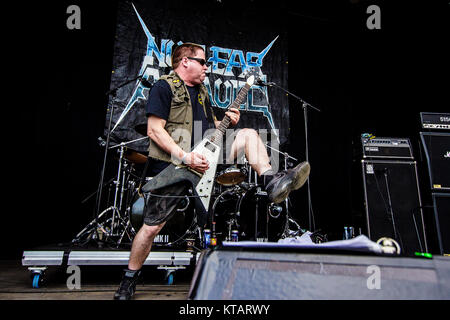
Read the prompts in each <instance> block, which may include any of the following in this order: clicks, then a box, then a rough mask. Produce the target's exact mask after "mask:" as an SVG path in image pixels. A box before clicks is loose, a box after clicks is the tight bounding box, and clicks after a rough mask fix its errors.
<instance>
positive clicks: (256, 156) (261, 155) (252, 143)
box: [228, 128, 272, 176]
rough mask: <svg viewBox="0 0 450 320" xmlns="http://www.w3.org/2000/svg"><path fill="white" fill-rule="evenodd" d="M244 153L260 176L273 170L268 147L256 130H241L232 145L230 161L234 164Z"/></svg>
mask: <svg viewBox="0 0 450 320" xmlns="http://www.w3.org/2000/svg"><path fill="white" fill-rule="evenodd" d="M242 152H244V153H245V157H246V158H247V161H248V162H249V163H250V165H251V167H252V168H253V169H254V170H255V171H256V172H257V173H258V175H259V176H261V175H262V174H263V173H264V172H266V171H268V170H271V169H272V166H271V165H270V159H269V156H268V154H267V150H266V146H265V145H264V143H263V142H262V140H261V137H260V136H259V134H258V132H257V131H256V130H254V129H247V128H246V129H241V130H239V132H238V133H237V135H236V139H235V140H234V142H233V144H232V145H231V152H230V157H229V159H228V161H230V162H232V161H233V160H235V159H236V157H237V156H238V155H239V154H242Z"/></svg>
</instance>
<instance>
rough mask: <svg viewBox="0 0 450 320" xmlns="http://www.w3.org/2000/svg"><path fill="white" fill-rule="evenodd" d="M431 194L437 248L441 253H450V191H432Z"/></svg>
mask: <svg viewBox="0 0 450 320" xmlns="http://www.w3.org/2000/svg"><path fill="white" fill-rule="evenodd" d="M432 196H433V207H434V217H435V221H436V229H437V236H438V242H439V250H440V253H441V254H450V193H433V194H432Z"/></svg>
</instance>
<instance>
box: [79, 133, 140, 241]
mask: <svg viewBox="0 0 450 320" xmlns="http://www.w3.org/2000/svg"><path fill="white" fill-rule="evenodd" d="M147 138H148V137H143V138H139V139H135V140H132V141H128V142H122V143H120V144H118V145H115V146H112V147H109V149H114V148H118V150H117V152H118V154H119V160H118V168H117V176H116V178H115V180H114V181H112V184H113V185H114V199H113V204H112V205H111V206H110V207H108V208H106V209H105V210H103V211H102V212H100V214H99V215H97V216H96V217H95V219H94V220H93V221H91V222H90V223H89V224H88V226H87V227H85V228H84V229H83V230H82V231H81V232H80V233H78V234H77V235H76V237H75V238H74V239H73V240H72V243H80V242H81V239H83V238H86V239H87V241H89V240H91V239H93V240H100V241H106V240H113V238H114V239H117V241H113V242H114V243H115V245H116V246H117V247H118V246H119V245H120V244H121V243H122V241H123V239H124V237H125V236H127V238H128V240H129V241H132V239H133V237H134V236H135V234H136V232H135V230H134V229H133V227H132V225H131V223H130V221H129V219H128V215H127V214H126V213H127V212H126V210H125V212H123V211H124V210H122V209H123V205H124V202H123V201H124V198H125V192H127V191H129V190H132V189H133V188H134V186H135V182H134V181H133V180H131V179H130V177H131V176H133V175H134V174H133V163H130V160H128V159H126V158H125V152H126V145H128V144H130V143H133V142H136V141H138V140H142V139H147ZM108 202H109V199H108ZM109 212H111V218H106V216H105V215H106V214H107V213H109ZM104 216H105V217H104ZM100 220H104V221H103V222H100ZM104 238H105V239H104Z"/></svg>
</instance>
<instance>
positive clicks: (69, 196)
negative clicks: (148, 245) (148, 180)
mask: <svg viewBox="0 0 450 320" xmlns="http://www.w3.org/2000/svg"><path fill="white" fill-rule="evenodd" d="M209 2H214V3H215V5H216V2H217V1H214V0H209V1H202V2H199V3H200V4H201V5H204V6H206V7H207V4H208V3H209ZM391 2H392V1H391ZM220 3H222V4H223V5H224V7H225V8H227V9H226V10H225V9H224V11H223V14H224V15H227V14H229V15H233V14H234V13H233V12H234V11H233V10H238V9H239V7H240V6H241V4H242V3H245V5H246V6H247V7H248V8H252V6H258V10H261V9H260V8H263V9H264V10H265V11H266V12H270V13H272V14H273V15H274V16H276V17H277V18H278V19H279V18H280V17H281V18H282V19H283V21H285V22H286V23H287V24H286V25H285V28H287V32H288V38H289V48H288V50H289V51H288V57H289V64H288V65H289V84H288V88H289V90H291V91H292V92H293V93H295V94H297V95H299V96H301V97H302V98H303V99H305V100H306V101H308V102H310V103H311V104H312V105H314V106H316V107H317V108H320V109H321V112H320V113H319V112H315V111H309V113H308V115H309V137H310V140H309V146H310V162H311V165H312V173H311V191H312V205H313V209H314V218H315V229H319V228H320V229H322V230H323V232H324V233H327V234H328V235H329V238H330V239H333V238H336V239H337V238H339V237H340V236H341V230H342V227H343V226H344V225H346V224H354V225H356V224H357V223H358V222H359V220H360V218H361V214H362V213H363V208H362V207H361V203H360V201H361V194H360V193H361V178H360V177H358V176H357V174H356V175H354V174H353V175H352V173H353V172H354V169H355V168H357V169H359V167H358V166H359V158H358V155H357V152H356V151H357V150H358V147H357V142H358V138H359V135H360V134H361V133H363V132H369V133H373V134H375V135H377V136H398V137H409V138H411V140H412V141H413V143H414V145H413V147H414V152H415V155H416V159H417V160H419V161H420V160H421V157H420V148H419V144H418V132H419V131H420V127H419V112H421V111H430V112H445V111H447V112H448V110H449V97H448V87H449V83H448V74H449V60H448V57H449V50H448V49H447V46H446V42H448V36H449V34H448V27H449V26H448V23H449V22H448V21H449V20H450V19H449V5H448V1H443V2H441V3H440V4H439V5H438V4H435V5H434V6H431V5H430V4H429V3H428V2H426V1H422V2H411V1H404V2H403V1H396V2H395V5H394V4H389V3H387V2H379V1H378V2H373V1H363V0H360V1H357V0H352V1H344V0H342V1H304V2H302V3H301V4H299V3H297V2H295V3H291V1H277V2H276V3H274V2H266V1H249V0H248V1H227V0H222V1H221V2H220ZM373 3H376V4H378V5H379V6H380V7H381V14H382V16H381V30H368V29H367V28H366V19H367V17H368V14H367V13H366V8H367V6H368V5H370V4H373ZM72 4H77V5H79V6H80V8H81V12H82V27H81V30H68V29H67V28H66V19H67V17H68V14H66V8H67V7H68V6H69V5H72ZM11 6H12V7H9V6H8V7H7V9H6V8H5V12H6V13H8V15H9V16H10V19H9V20H8V21H7V23H6V25H5V26H3V28H2V29H3V31H6V36H5V38H4V41H5V43H6V44H7V45H5V46H4V49H3V51H4V53H6V57H4V58H3V59H4V60H3V61H4V63H3V66H4V68H3V70H4V73H3V75H4V80H5V81H4V82H5V83H6V90H3V95H2V98H3V108H2V110H3V114H2V120H3V124H4V125H6V130H4V132H5V133H6V134H5V135H4V136H3V144H2V147H3V152H2V173H3V174H2V176H3V179H2V182H3V189H2V190H3V191H2V193H3V197H2V199H3V202H2V204H3V210H2V217H1V219H2V220H1V221H2V223H1V226H2V233H1V234H2V235H1V250H2V251H1V252H2V254H1V257H2V258H19V257H20V255H21V252H22V251H23V250H24V249H25V248H33V247H35V246H38V245H41V244H49V243H56V242H63V241H70V240H71V239H72V238H73V237H74V236H75V234H76V233H78V232H79V231H80V230H81V229H82V228H83V227H84V226H85V225H86V224H87V223H88V222H89V221H90V220H91V219H92V218H93V213H94V209H93V207H92V201H87V202H86V203H82V201H83V200H84V199H85V198H86V197H88V196H89V195H90V194H91V193H92V192H94V191H95V190H96V188H97V184H98V181H99V177H100V169H101V165H102V160H103V153H102V149H101V148H100V147H99V145H98V144H97V138H98V137H99V136H101V135H102V134H103V128H104V123H105V116H106V109H107V104H108V99H107V97H106V96H105V94H104V93H105V92H106V91H107V90H108V89H109V86H110V80H111V71H112V65H113V63H112V62H113V48H114V41H115V39H114V37H115V26H116V12H117V4H116V3H115V2H113V1H107V2H106V1H105V2H102V1H98V2H95V3H93V2H88V1H58V2H57V3H54V2H52V3H48V2H41V3H36V2H31V3H27V2H20V3H19V2H17V3H16V4H14V5H11ZM255 30H258V21H256V22H255ZM4 88H5V86H4ZM270 90H274V89H270ZM289 107H290V110H289V114H290V128H288V129H289V130H288V135H289V143H288V144H285V145H283V147H284V149H285V151H288V152H290V153H291V154H292V155H293V156H294V157H297V158H299V159H302V158H304V147H305V145H304V127H303V111H302V109H301V106H300V104H299V103H298V102H297V101H296V100H294V99H292V98H290V99H289ZM419 166H420V167H422V168H423V167H424V164H423V163H422V162H419ZM356 171H357V170H356ZM421 181H422V184H421V187H422V191H423V193H425V197H424V201H428V200H427V184H426V182H427V181H428V180H427V179H425V178H423V179H421ZM291 198H292V199H291V200H292V204H293V210H292V211H293V214H294V216H295V218H296V219H298V221H299V222H300V224H301V225H302V226H303V227H304V228H307V227H308V216H307V208H306V189H305V188H303V189H301V190H299V191H297V192H296V193H294V194H293V196H292V197H291ZM427 214H428V215H431V213H427ZM426 220H427V219H426Z"/></svg>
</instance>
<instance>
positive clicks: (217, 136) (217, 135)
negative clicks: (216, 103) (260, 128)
mask: <svg viewBox="0 0 450 320" xmlns="http://www.w3.org/2000/svg"><path fill="white" fill-rule="evenodd" d="M250 87H251V86H250V85H249V84H248V83H246V84H245V86H243V87H242V89H241V90H240V91H239V94H238V96H237V97H236V99H235V100H234V101H233V103H232V104H231V106H230V107H229V108H228V109H227V110H229V109H231V108H235V109H239V106H240V105H241V104H242V102H243V101H244V99H245V98H246V97H247V93H248V91H249V90H250ZM230 124H231V119H230V117H229V116H227V115H225V116H224V117H223V119H222V121H221V122H220V124H219V125H218V126H217V129H216V131H215V132H214V134H213V135H212V136H211V137H210V139H209V140H210V141H211V142H215V141H222V136H223V135H224V134H225V131H226V130H227V129H228V127H229V126H230Z"/></svg>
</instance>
